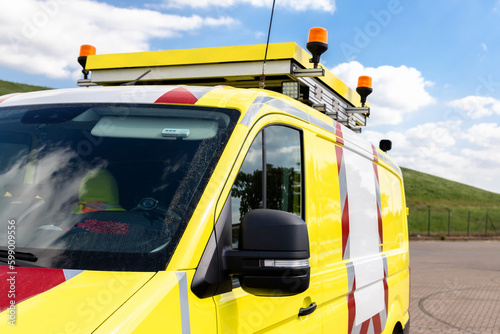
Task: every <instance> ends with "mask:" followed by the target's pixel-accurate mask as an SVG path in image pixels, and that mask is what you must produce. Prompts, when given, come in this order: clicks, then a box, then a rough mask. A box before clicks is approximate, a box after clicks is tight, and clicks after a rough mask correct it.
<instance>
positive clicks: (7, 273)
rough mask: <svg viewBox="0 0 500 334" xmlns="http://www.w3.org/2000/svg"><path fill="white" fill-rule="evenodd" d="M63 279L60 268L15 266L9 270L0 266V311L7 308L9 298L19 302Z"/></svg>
mask: <svg viewBox="0 0 500 334" xmlns="http://www.w3.org/2000/svg"><path fill="white" fill-rule="evenodd" d="M65 281H66V278H65V277H64V271H63V270H62V269H46V268H23V267H15V268H13V270H10V269H9V267H0V282H2V284H1V286H2V287H5V288H2V289H1V291H2V294H3V295H2V297H1V298H0V311H3V310H6V309H7V308H9V306H10V302H11V300H14V301H15V303H16V304H19V303H20V302H22V301H23V300H26V299H28V298H31V297H33V296H36V295H38V294H40V293H42V292H45V291H47V290H50V289H52V288H53V287H55V286H57V285H59V284H61V283H63V282H65ZM9 291H13V292H12V293H9Z"/></svg>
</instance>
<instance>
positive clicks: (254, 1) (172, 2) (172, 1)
mask: <svg viewBox="0 0 500 334" xmlns="http://www.w3.org/2000/svg"><path fill="white" fill-rule="evenodd" d="M272 3H273V2H272V1H271V0H190V1H185V0H164V2H163V7H166V8H181V7H191V8H201V9H207V8H211V7H219V8H224V7H232V6H236V5H240V4H249V5H252V6H254V7H269V8H270V7H271V5H272ZM276 6H280V7H283V8H287V9H291V10H295V11H306V10H322V11H327V12H331V13H333V12H334V11H335V8H336V7H335V0H280V1H277V2H276Z"/></svg>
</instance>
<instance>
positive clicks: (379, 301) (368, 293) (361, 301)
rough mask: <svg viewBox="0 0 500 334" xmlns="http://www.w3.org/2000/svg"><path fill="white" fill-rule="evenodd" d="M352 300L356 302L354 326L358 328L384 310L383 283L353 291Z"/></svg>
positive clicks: (379, 282)
mask: <svg viewBox="0 0 500 334" xmlns="http://www.w3.org/2000/svg"><path fill="white" fill-rule="evenodd" d="M356 278H357V275H356ZM354 299H355V300H356V320H355V322H354V325H355V326H359V325H361V324H362V323H363V322H365V321H366V320H368V319H370V318H372V317H373V316H374V315H376V314H378V313H380V312H381V311H383V310H384V308H385V303H384V283H383V282H382V281H378V282H376V283H374V284H372V285H369V286H366V287H364V288H362V289H357V290H356V291H354Z"/></svg>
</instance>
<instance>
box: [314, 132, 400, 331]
mask: <svg viewBox="0 0 500 334" xmlns="http://www.w3.org/2000/svg"><path fill="white" fill-rule="evenodd" d="M343 144H344V143H343V141H342V140H339V139H335V138H334V137H333V136H332V138H330V137H329V136H328V135H324V136H323V135H322V134H318V135H310V136H308V137H306V154H308V155H311V156H313V157H314V158H313V159H312V160H313V161H314V163H313V164H311V165H309V166H307V167H308V169H309V170H312V172H308V173H307V176H309V178H308V179H307V186H308V187H312V188H314V189H315V192H314V198H313V199H309V200H311V201H313V202H314V205H312V206H311V207H312V208H314V213H315V214H316V215H318V216H319V217H321V219H322V221H321V224H320V225H319V236H320V254H321V255H320V264H321V270H322V274H323V282H324V283H323V289H324V291H323V293H324V300H325V303H324V306H323V307H322V316H323V322H324V327H323V328H324V332H332V331H335V333H360V332H363V333H383V332H384V333H392V330H393V328H394V326H395V324H396V323H397V322H401V324H402V325H404V324H405V323H406V321H405V320H407V319H408V307H409V294H408V290H409V271H408V233H407V227H406V215H405V213H406V212H405V210H404V208H405V202H404V192H403V186H402V179H401V177H400V176H398V175H397V174H396V171H393V169H392V167H391V166H390V165H389V164H387V163H386V162H385V161H383V160H382V159H379V158H378V154H379V153H377V152H376V150H375V149H374V147H373V146H371V145H369V144H366V143H363V142H361V141H359V140H358V141H356V145H353V144H352V143H350V142H345V145H343ZM361 145H362V146H361ZM372 152H373V153H372ZM308 208H309V207H308Z"/></svg>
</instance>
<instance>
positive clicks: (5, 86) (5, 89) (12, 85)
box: [0, 80, 50, 95]
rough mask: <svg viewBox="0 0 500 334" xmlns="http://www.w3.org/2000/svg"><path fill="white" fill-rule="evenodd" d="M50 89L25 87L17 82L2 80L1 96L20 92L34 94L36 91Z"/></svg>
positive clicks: (0, 83) (0, 85) (0, 81)
mask: <svg viewBox="0 0 500 334" xmlns="http://www.w3.org/2000/svg"><path fill="white" fill-rule="evenodd" d="M45 89H50V88H48V87H40V86H32V85H25V84H20V83H16V82H10V81H3V80H0V95H4V94H10V93H19V92H32V91H35V90H45Z"/></svg>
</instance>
